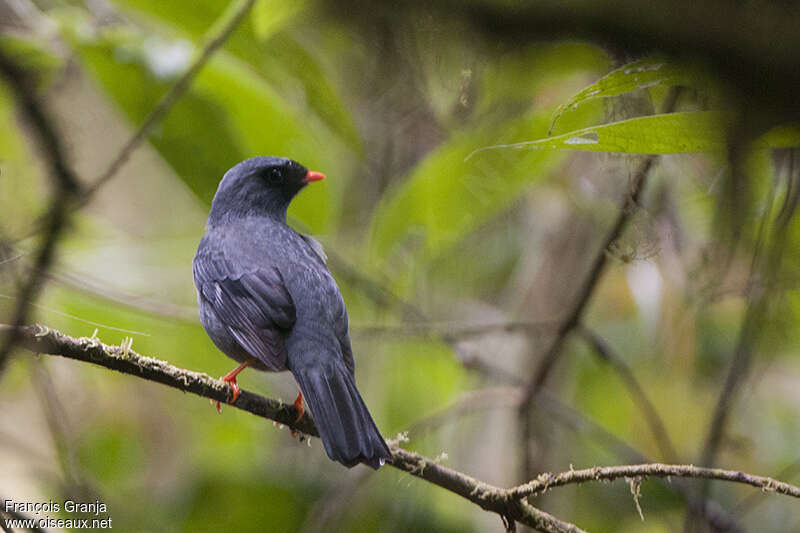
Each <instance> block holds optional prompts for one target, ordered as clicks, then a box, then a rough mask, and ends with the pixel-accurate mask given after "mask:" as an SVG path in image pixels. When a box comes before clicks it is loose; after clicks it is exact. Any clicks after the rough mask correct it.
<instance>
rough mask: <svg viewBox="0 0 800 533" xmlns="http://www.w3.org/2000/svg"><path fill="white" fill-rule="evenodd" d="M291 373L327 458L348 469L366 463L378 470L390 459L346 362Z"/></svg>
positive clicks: (295, 370)
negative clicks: (311, 416) (307, 407)
mask: <svg viewBox="0 0 800 533" xmlns="http://www.w3.org/2000/svg"><path fill="white" fill-rule="evenodd" d="M292 374H294V378H295V379H296V380H297V383H298V384H299V385H300V390H301V391H302V392H303V396H304V397H305V400H306V403H307V404H308V406H309V407H310V408H311V413H312V414H313V415H314V422H315V423H316V425H317V429H318V430H319V436H320V438H321V439H322V444H323V445H324V446H325V451H326V452H327V454H328V457H330V458H331V459H332V460H334V461H338V462H340V463H342V464H343V465H345V466H346V467H348V468H350V467H353V466H355V465H357V464H358V463H364V464H366V465H368V466H370V467H372V468H374V469H377V468H378V467H379V466H381V465H382V464H384V463H385V462H387V461H390V460H391V458H392V454H391V452H390V451H389V447H388V446H387V445H386V442H385V441H384V440H383V437H381V434H380V432H379V431H378V428H377V427H376V426H375V422H373V420H372V417H371V416H370V414H369V411H368V410H367V406H366V405H364V400H363V399H361V395H360V394H359V393H358V390H357V389H356V384H355V380H354V379H353V376H352V375H351V374H350V372H349V371H348V370H347V368H346V367H345V366H344V364H342V363H340V362H338V361H336V362H334V363H332V364H327V365H324V366H314V367H310V368H298V369H292Z"/></svg>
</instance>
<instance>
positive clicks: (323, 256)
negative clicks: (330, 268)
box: [298, 233, 328, 265]
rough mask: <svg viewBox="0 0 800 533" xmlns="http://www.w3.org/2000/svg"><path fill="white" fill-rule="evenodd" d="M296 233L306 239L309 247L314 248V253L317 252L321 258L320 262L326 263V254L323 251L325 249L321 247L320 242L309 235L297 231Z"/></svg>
mask: <svg viewBox="0 0 800 533" xmlns="http://www.w3.org/2000/svg"><path fill="white" fill-rule="evenodd" d="M298 235H300V237H302V239H303V240H304V241H306V243H307V244H308V245H309V246H310V247H311V249H312V250H314V253H315V254H317V257H319V258H320V259H321V260H322V264H323V265H327V264H328V255H327V254H326V253H325V249H324V248H323V247H322V244H320V242H319V241H318V240H317V239H315V238H314V237H312V236H311V235H306V234H304V233H298Z"/></svg>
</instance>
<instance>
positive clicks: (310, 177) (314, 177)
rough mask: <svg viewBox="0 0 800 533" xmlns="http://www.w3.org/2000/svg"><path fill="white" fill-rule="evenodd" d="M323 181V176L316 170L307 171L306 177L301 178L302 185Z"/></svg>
mask: <svg viewBox="0 0 800 533" xmlns="http://www.w3.org/2000/svg"><path fill="white" fill-rule="evenodd" d="M324 179H325V174H323V173H322V172H317V171H316V170H309V171H308V173H307V174H306V177H305V178H303V183H311V182H312V181H320V180H324Z"/></svg>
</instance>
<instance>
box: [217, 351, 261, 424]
mask: <svg viewBox="0 0 800 533" xmlns="http://www.w3.org/2000/svg"><path fill="white" fill-rule="evenodd" d="M256 361H257V359H256V358H255V357H251V358H250V359H248V360H247V361H245V362H244V363H242V364H241V365H239V366H237V367H236V368H234V369H233V370H231V371H230V372H228V373H227V374H225V375H224V376H222V377H221V378H220V380H222V381H225V382H226V383H229V384H230V386H231V389H232V390H233V398H231V401H230V402H229V403H231V404H233V403H234V402H235V401H236V398H238V397H239V395H240V394H241V393H242V391H241V390H239V384H238V383H236V376H238V375H239V372H241V371H242V370H244V369H245V368H247V367H248V366H250V365H252V364H253V363H255V362H256ZM216 403H217V412H218V413H222V405H221V402H219V401H217V402H216ZM211 405H214V400H211Z"/></svg>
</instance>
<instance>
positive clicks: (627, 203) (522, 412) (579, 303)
mask: <svg viewBox="0 0 800 533" xmlns="http://www.w3.org/2000/svg"><path fill="white" fill-rule="evenodd" d="M679 95H680V90H679V89H678V88H675V87H673V88H671V89H670V92H669V93H668V95H667V98H666V100H665V101H664V104H663V106H662V113H669V112H671V111H672V110H674V108H675V105H676V104H677V100H678V97H679ZM656 159H657V156H647V157H645V158H644V159H643V160H642V161H641V163H639V167H638V168H637V170H636V172H635V173H634V175H633V178H632V182H631V185H630V190H629V194H628V195H627V196H626V198H625V199H624V200H623V202H622V206H621V207H620V209H619V213H618V214H617V218H616V220H615V221H614V224H613V225H612V226H611V229H610V230H609V231H608V233H607V234H606V236H605V238H604V239H603V242H602V245H601V247H600V248H599V249H598V251H597V252H596V254H595V256H594V259H593V260H592V264H591V266H590V267H589V271H588V272H587V274H586V277H585V278H584V279H583V282H582V283H581V285H580V290H579V291H578V296H577V297H576V299H575V301H574V303H573V304H572V307H571V309H570V311H569V312H568V313H567V314H566V318H565V319H564V321H563V322H562V323H561V325H560V326H559V327H558V329H557V330H556V333H555V337H554V338H553V340H552V341H551V343H550V347H549V349H548V350H547V352H546V353H545V355H544V357H542V359H541V361H540V362H539V364H538V365H537V366H536V368H535V369H534V372H533V375H532V377H531V380H530V382H529V383H528V386H527V388H526V391H525V398H524V400H523V402H522V404H520V408H519V420H520V426H521V433H520V435H521V438H522V449H521V453H522V459H523V461H522V462H523V465H524V469H525V472H526V474H527V475H530V474H531V470H532V464H531V460H530V455H529V454H528V448H527V443H528V442H529V440H530V436H531V435H532V433H533V420H532V417H531V414H530V410H531V405H532V404H533V399H534V397H535V396H536V394H537V393H538V392H539V390H540V389H541V388H542V386H543V385H544V383H545V382H546V381H547V378H548V377H549V376H550V373H551V372H552V370H553V368H554V366H555V363H556V361H557V360H558V359H559V357H560V356H561V353H562V350H563V347H564V344H565V343H566V341H567V338H568V337H569V335H570V333H572V331H573V329H575V327H576V326H578V324H580V322H581V320H582V318H583V314H584V312H585V311H586V307H587V306H588V304H589V301H590V300H591V298H592V294H594V289H595V287H596V286H597V284H598V282H599V281H600V278H601V277H602V274H603V271H604V270H605V267H606V264H607V262H608V254H607V250H608V249H609V247H610V246H612V245H613V243H614V242H616V241H617V240H618V239H619V238H620V237H621V236H622V233H623V231H624V230H625V228H626V227H627V225H628V222H629V220H630V218H631V216H632V215H633V213H634V212H635V209H636V207H637V206H638V205H639V200H640V198H641V196H642V192H643V191H644V186H645V184H646V182H647V176H648V174H649V173H650V169H651V168H653V165H654V164H655V162H656Z"/></svg>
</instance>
